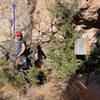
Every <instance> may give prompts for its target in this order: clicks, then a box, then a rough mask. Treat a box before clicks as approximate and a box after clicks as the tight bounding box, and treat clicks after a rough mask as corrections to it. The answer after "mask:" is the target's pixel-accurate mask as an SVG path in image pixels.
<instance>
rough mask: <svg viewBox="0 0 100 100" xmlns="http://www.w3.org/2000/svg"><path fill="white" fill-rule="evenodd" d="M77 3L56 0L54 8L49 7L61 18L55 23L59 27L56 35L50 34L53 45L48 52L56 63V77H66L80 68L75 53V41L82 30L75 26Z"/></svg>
mask: <svg viewBox="0 0 100 100" xmlns="http://www.w3.org/2000/svg"><path fill="white" fill-rule="evenodd" d="M77 5H78V3H77V2H74V3H73V4H69V3H66V2H61V1H60V0H56V2H55V6H54V8H53V9H50V8H48V10H49V11H50V12H51V13H52V14H53V15H54V16H55V17H56V18H57V19H58V20H59V22H58V23H57V24H56V25H55V26H56V27H57V29H58V32H57V33H56V36H55V34H52V35H51V36H50V38H51V41H52V45H53V46H52V49H50V50H49V52H48V54H47V56H48V58H49V59H50V61H51V62H52V63H53V64H54V67H53V72H54V73H55V74H54V75H56V77H63V78H64V77H66V76H69V75H72V74H75V71H76V69H78V62H80V61H79V60H77V59H76V56H75V53H74V41H75V40H76V39H77V37H79V35H80V33H81V32H82V31H80V32H77V31H75V29H74V27H73V25H74V17H75V15H76V9H77Z"/></svg>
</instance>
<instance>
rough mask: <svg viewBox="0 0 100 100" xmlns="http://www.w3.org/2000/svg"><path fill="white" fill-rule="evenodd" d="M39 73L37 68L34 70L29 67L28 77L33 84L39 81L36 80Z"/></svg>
mask: <svg viewBox="0 0 100 100" xmlns="http://www.w3.org/2000/svg"><path fill="white" fill-rule="evenodd" d="M39 71H40V70H39V69H38V68H35V67H31V68H30V69H29V73H28V77H29V79H31V81H32V83H33V84H36V83H37V82H39V80H38V79H37V76H38V74H39Z"/></svg>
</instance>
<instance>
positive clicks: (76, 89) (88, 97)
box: [65, 81, 100, 100]
mask: <svg viewBox="0 0 100 100" xmlns="http://www.w3.org/2000/svg"><path fill="white" fill-rule="evenodd" d="M95 91H98V92H99V90H98V89H95ZM95 91H93V90H92V87H91V88H89V87H88V86H86V84H85V83H84V82H82V81H75V82H73V83H72V84H71V85H69V86H68V87H67V89H66V92H65V93H66V94H65V95H66V98H67V99H65V100H100V96H99V95H96V94H95V93H96V92H95Z"/></svg>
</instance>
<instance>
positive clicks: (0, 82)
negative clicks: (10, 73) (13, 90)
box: [0, 81, 5, 89]
mask: <svg viewBox="0 0 100 100" xmlns="http://www.w3.org/2000/svg"><path fill="white" fill-rule="evenodd" d="M4 86H5V84H4V82H2V81H0V89H1V88H3V87H4Z"/></svg>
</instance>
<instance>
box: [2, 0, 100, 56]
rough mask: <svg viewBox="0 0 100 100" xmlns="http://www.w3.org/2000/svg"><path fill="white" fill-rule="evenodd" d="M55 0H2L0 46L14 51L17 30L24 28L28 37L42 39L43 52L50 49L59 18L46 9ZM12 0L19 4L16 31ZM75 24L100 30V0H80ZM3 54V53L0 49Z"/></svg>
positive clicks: (11, 51)
mask: <svg viewBox="0 0 100 100" xmlns="http://www.w3.org/2000/svg"><path fill="white" fill-rule="evenodd" d="M65 1H68V0H65ZM54 2H55V0H48V1H47V0H20V1H9V0H0V46H4V47H5V48H6V49H7V50H8V51H10V52H9V54H11V55H15V54H16V45H17V41H16V39H15V33H16V32H19V31H21V32H23V34H24V38H25V39H26V40H27V41H28V40H29V41H30V42H38V43H41V44H42V48H43V50H44V52H47V48H48V43H49V41H50V39H49V35H50V33H56V28H55V26H54V24H55V23H56V22H57V19H56V18H54V17H53V15H52V14H50V12H49V11H48V10H47V7H52V6H53V4H54ZM71 2H73V0H71ZM13 4H16V11H15V12H16V16H15V17H16V21H15V27H16V32H14V31H13V7H12V5H13ZM75 24H76V25H77V27H81V28H80V29H82V28H85V29H86V30H87V31H86V32H85V34H88V33H90V32H92V34H94V32H95V33H97V31H98V30H99V29H100V0H80V4H79V7H78V14H77V17H76V23H75ZM88 30H90V31H88ZM91 30H92V31H91ZM85 36H87V35H85ZM0 55H2V56H3V54H2V52H1V51H0Z"/></svg>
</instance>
